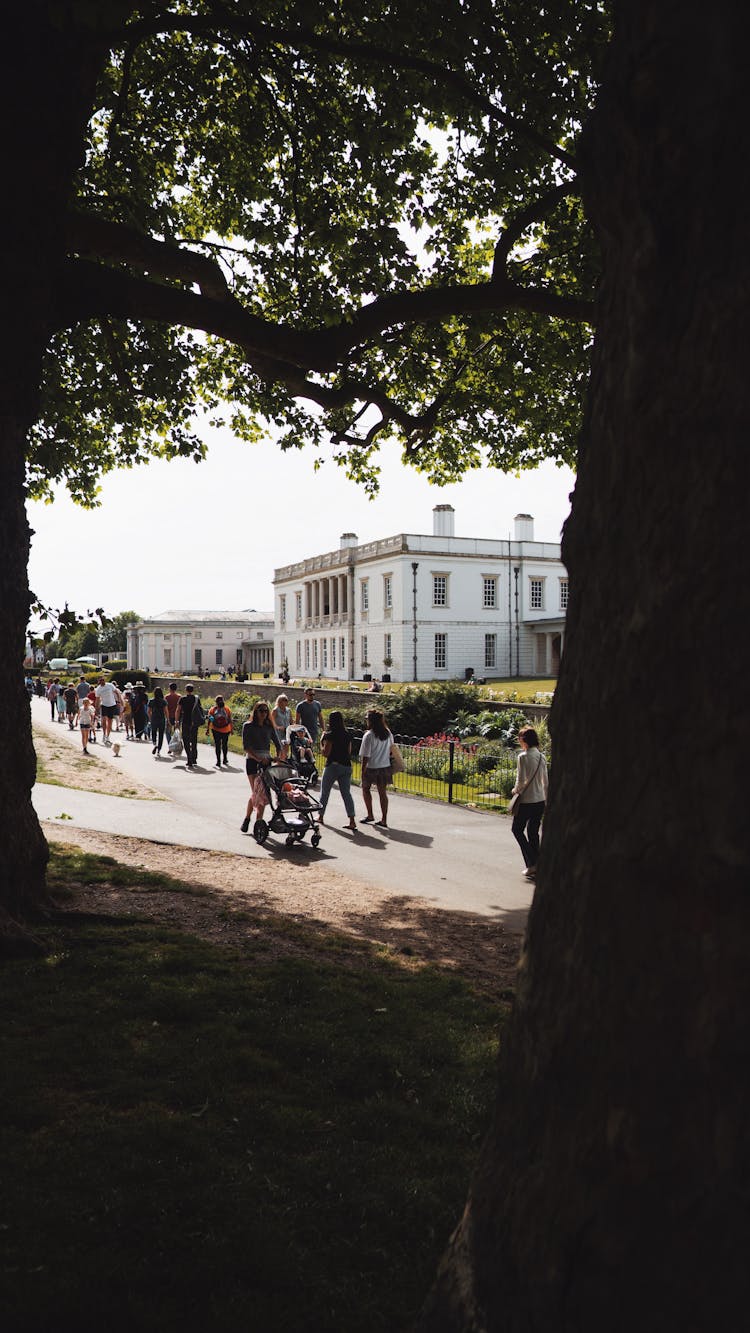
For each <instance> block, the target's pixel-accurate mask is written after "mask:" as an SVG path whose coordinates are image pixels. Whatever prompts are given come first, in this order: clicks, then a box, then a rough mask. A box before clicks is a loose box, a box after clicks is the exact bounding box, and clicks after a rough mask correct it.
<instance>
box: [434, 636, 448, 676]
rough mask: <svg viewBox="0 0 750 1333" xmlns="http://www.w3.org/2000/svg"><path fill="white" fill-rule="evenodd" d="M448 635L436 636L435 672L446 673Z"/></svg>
mask: <svg viewBox="0 0 750 1333" xmlns="http://www.w3.org/2000/svg"><path fill="white" fill-rule="evenodd" d="M447 642H448V635H447V634H436V635H435V670H436V671H445V662H446V647H447Z"/></svg>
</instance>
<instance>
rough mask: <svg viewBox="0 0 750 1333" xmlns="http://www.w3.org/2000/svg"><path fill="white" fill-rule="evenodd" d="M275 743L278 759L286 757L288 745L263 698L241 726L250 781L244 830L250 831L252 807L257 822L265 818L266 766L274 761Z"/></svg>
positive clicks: (245, 831) (244, 831)
mask: <svg viewBox="0 0 750 1333" xmlns="http://www.w3.org/2000/svg"><path fill="white" fill-rule="evenodd" d="M272 745H273V747H274V749H275V751H276V754H277V755H278V756H279V758H281V759H284V758H285V757H286V745H285V744H282V743H281V742H280V741H279V738H278V736H277V735H276V728H275V727H274V725H273V723H272V721H271V718H270V714H269V708H268V704H265V703H263V702H262V701H261V702H259V703H257V704H256V705H255V707H254V709H253V711H252V714H251V716H250V717H249V718H248V720H247V722H246V723H245V725H244V727H243V728H242V748H243V750H244V751H245V769H246V772H247V776H248V781H249V783H250V798H249V800H248V803H247V812H246V814H245V818H244V819H243V821H242V823H241V825H240V828H241V829H242V832H243V833H247V831H248V829H249V828H250V821H251V819H252V817H253V810H254V811H255V819H256V823H257V821H258V820H261V819H262V818H263V814H264V811H265V808H266V805H267V804H268V791H267V789H266V784H265V782H264V781H263V769H264V768H267V767H268V765H269V764H270V762H271V746H272Z"/></svg>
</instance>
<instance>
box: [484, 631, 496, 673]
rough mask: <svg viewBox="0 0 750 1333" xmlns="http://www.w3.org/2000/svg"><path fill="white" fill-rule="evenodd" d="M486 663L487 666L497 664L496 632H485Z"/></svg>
mask: <svg viewBox="0 0 750 1333" xmlns="http://www.w3.org/2000/svg"><path fill="white" fill-rule="evenodd" d="M484 665H485V667H494V666H497V635H496V634H485V636H484Z"/></svg>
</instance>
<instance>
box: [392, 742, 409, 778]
mask: <svg viewBox="0 0 750 1333" xmlns="http://www.w3.org/2000/svg"><path fill="white" fill-rule="evenodd" d="M391 768H392V770H393V772H394V773H405V772H406V764H405V763H404V757H403V755H402V753H401V751H400V750H399V748H398V746H397V744H396V742H395V741H394V742H393V744H392V745H391Z"/></svg>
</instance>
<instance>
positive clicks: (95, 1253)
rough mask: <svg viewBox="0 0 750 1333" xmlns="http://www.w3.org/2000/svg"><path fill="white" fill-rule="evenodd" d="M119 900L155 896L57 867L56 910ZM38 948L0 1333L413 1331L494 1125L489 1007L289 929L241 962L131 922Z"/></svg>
mask: <svg viewBox="0 0 750 1333" xmlns="http://www.w3.org/2000/svg"><path fill="white" fill-rule="evenodd" d="M115 875H116V876H117V877H119V882H120V883H125V882H129V883H132V884H137V885H138V886H139V887H140V888H142V889H143V890H144V892H145V893H147V892H148V890H149V887H150V881H151V880H152V879H154V885H156V884H158V886H159V887H160V888H163V887H164V878H165V877H163V876H159V877H151V876H149V875H148V874H146V873H145V872H143V871H131V870H128V869H127V868H123V867H119V866H116V865H115V863H113V862H112V861H111V860H110V859H109V858H97V857H88V856H84V855H83V854H82V853H78V852H76V851H74V850H71V849H68V850H66V851H63V850H62V849H53V860H52V871H51V877H52V882H53V883H54V884H55V885H56V886H57V887H58V889H61V890H63V891H64V890H65V888H66V886H70V885H72V884H74V883H75V882H77V881H80V880H81V879H86V880H87V881H88V882H93V883H97V882H107V883H110V882H112V880H113V876H115ZM123 876H124V877H125V878H124V879H123ZM183 887H184V886H183ZM174 889H175V891H176V892H179V891H180V886H179V884H176V883H175V884H174ZM40 933H41V935H42V937H43V939H44V942H45V945H46V948H47V953H46V955H45V956H42V957H38V958H34V959H28V958H26V959H17V960H13V961H10V962H7V963H6V964H5V965H4V967H3V969H2V971H0V993H1V999H0V1003H1V1004H2V1010H3V1025H2V1032H1V1035H0V1043H1V1055H0V1059H1V1060H2V1068H3V1074H4V1077H3V1080H2V1091H1V1092H0V1125H1V1127H2V1128H1V1131H0V1132H1V1133H2V1148H1V1158H0V1160H2V1162H3V1189H2V1201H1V1203H0V1234H1V1235H2V1249H3V1251H4V1253H3V1269H4V1281H3V1283H2V1284H0V1326H1V1327H2V1328H3V1329H4V1330H7V1333H42V1330H44V1331H45V1333H46V1330H50V1331H51V1330H55V1331H56V1333H57V1331H58V1330H67V1329H74V1328H75V1329H77V1330H82V1331H83V1333H87V1330H89V1329H95V1328H96V1329H98V1328H99V1327H100V1326H102V1327H103V1328H104V1329H105V1330H106V1333H119V1330H122V1331H123V1333H124V1330H128V1333H132V1331H133V1330H138V1333H151V1331H152V1330H153V1333H157V1330H158V1333H171V1331H172V1330H174V1333H178V1330H179V1333H192V1331H193V1330H196V1333H197V1330H201V1333H203V1331H204V1330H216V1331H217V1333H240V1330H242V1333H248V1331H249V1330H255V1329H257V1330H259V1331H260V1330H262V1331H263V1333H277V1331H278V1333H323V1331H324V1330H330V1333H359V1331H361V1333H375V1331H376V1330H381V1329H382V1330H389V1333H393V1330H397V1329H402V1328H405V1327H408V1325H409V1322H410V1320H411V1319H412V1318H413V1317H414V1315H415V1312H416V1311H417V1309H418V1307H419V1304H420V1302H421V1300H422V1299H423V1297H424V1295H425V1293H426V1291H427V1289H428V1287H429V1284H430V1281H431V1277H432V1274H433V1273H434V1269H435V1264H436V1262H437V1259H438V1257H439V1254H440V1252H441V1251H442V1249H443V1246H444V1244H445V1241H446V1239H447V1236H448V1234H449V1232H450V1230H451V1228H452V1226H453V1225H454V1224H455V1222H456V1220H457V1219H458V1216H459V1215H460V1211H461V1208H462V1206H463V1201H464V1198H465V1194H466V1186H467V1182H468V1179H469V1176H470V1173H471V1170H472V1165H473V1162H474V1159H475V1156H476V1152H477V1147H478V1142H479V1139H480V1137H481V1135H482V1133H483V1131H484V1129H485V1127H486V1124H487V1121H488V1116H489V1106H490V1100H491V1095H492V1089H493V1083H494V1077H493V1066H494V1058H495V1052H496V1046H497V1037H498V1027H499V1023H500V1021H501V1018H502V1015H500V1014H499V1013H498V1008H497V1005H496V1004H494V1003H492V1002H491V1001H490V1000H489V999H487V998H486V997H483V996H480V995H478V994H476V993H474V992H473V991H472V990H471V989H470V988H469V987H468V986H467V985H466V984H465V983H463V982H462V981H461V980H460V979H459V978H456V977H451V976H447V975H446V974H444V973H440V972H438V971H437V970H433V969H430V968H424V969H422V970H413V969H411V970H410V969H407V968H406V967H402V966H400V965H399V964H398V963H397V962H395V961H394V960H393V958H392V957H390V956H389V955H388V954H387V953H386V952H385V951H383V950H379V949H377V948H375V947H374V946H369V945H363V944H361V943H360V944H357V945H353V944H352V942H351V941H348V940H347V941H346V948H344V947H343V942H342V937H341V936H337V935H335V934H334V933H333V932H331V931H323V930H320V931H316V930H315V929H313V928H312V927H307V926H302V925H300V924H299V923H298V922H291V921H289V920H287V919H284V918H278V919H272V920H271V921H270V922H269V921H268V920H266V919H264V920H262V921H260V920H257V921H255V920H253V918H252V916H250V915H249V916H248V922H247V934H246V940H245V944H244V946H243V947H242V948H241V949H240V950H237V951H232V950H229V949H226V950H225V949H220V948H218V947H215V946H213V945H210V944H208V943H205V942H202V941H200V940H198V939H196V938H194V937H191V936H188V935H185V934H183V933H180V932H178V931H176V930H170V929H167V928H165V927H161V926H159V925H155V924H153V923H149V922H148V921H146V920H138V919H134V918H132V917H130V918H124V917H104V916H99V917H92V916H88V917H86V916H76V915H74V914H72V913H68V914H61V915H60V916H58V917H55V918H54V919H53V920H52V921H51V922H49V923H47V924H46V925H45V926H44V927H42V928H41V930H40ZM290 940H291V941H292V942H293V944H294V948H293V949H292V950H291V952H290V950H289V948H288V945H289V942H290ZM275 941H276V942H278V941H282V942H284V943H285V944H286V945H287V948H286V950H285V952H284V953H283V954H282V952H281V951H280V949H278V948H274V943H275Z"/></svg>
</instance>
